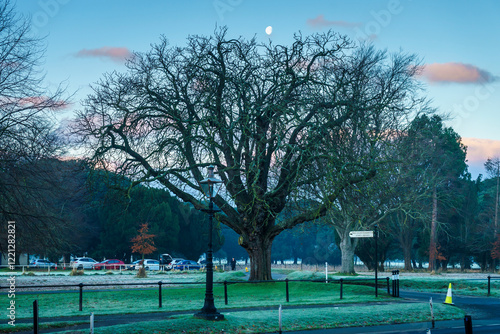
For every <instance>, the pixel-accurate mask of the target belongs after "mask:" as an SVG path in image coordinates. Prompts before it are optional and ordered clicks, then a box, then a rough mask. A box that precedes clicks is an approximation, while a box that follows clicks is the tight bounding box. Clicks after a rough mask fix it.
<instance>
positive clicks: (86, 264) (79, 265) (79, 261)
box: [70, 257, 97, 270]
mask: <svg viewBox="0 0 500 334" xmlns="http://www.w3.org/2000/svg"><path fill="white" fill-rule="evenodd" d="M96 263H97V261H96V260H94V259H93V258H90V257H77V258H76V259H75V260H74V261H73V262H71V263H70V267H71V268H76V269H78V270H82V269H93V268H94V264H96Z"/></svg>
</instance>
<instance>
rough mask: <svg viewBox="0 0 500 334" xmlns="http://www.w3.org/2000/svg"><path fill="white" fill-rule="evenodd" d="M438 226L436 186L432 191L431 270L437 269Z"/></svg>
mask: <svg viewBox="0 0 500 334" xmlns="http://www.w3.org/2000/svg"><path fill="white" fill-rule="evenodd" d="M436 227H437V189H436V187H434V190H433V192H432V221H431V238H430V239H431V240H430V245H429V271H431V272H433V271H435V270H436V267H435V266H436V257H437V245H436Z"/></svg>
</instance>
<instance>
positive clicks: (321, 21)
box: [307, 15, 361, 28]
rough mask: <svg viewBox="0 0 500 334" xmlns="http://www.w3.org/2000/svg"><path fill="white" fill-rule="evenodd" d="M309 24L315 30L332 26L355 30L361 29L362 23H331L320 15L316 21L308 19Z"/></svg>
mask: <svg viewBox="0 0 500 334" xmlns="http://www.w3.org/2000/svg"><path fill="white" fill-rule="evenodd" d="M307 24H308V25H309V26H311V27H313V28H328V27H332V26H336V27H344V28H355V27H359V26H360V25H361V24H360V23H353V22H347V21H329V20H326V19H325V16H324V15H318V16H317V17H316V18H314V19H308V20H307Z"/></svg>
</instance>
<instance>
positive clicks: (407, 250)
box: [403, 243, 413, 271]
mask: <svg viewBox="0 0 500 334" xmlns="http://www.w3.org/2000/svg"><path fill="white" fill-rule="evenodd" d="M403 261H404V264H405V266H404V270H405V271H412V269H413V268H412V266H411V243H410V245H409V246H408V244H405V245H404V247H403Z"/></svg>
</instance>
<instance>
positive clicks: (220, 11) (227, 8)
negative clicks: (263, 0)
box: [212, 0, 243, 21]
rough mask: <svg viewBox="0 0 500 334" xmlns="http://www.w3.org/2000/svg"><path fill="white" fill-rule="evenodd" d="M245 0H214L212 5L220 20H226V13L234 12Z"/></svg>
mask: <svg viewBox="0 0 500 334" xmlns="http://www.w3.org/2000/svg"><path fill="white" fill-rule="evenodd" d="M242 3H243V0H214V2H212V5H213V7H214V9H215V12H216V13H217V16H218V17H219V20H221V21H224V15H225V14H226V13H227V12H232V11H233V10H234V9H235V8H236V7H238V6H239V5H241V4H242Z"/></svg>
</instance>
